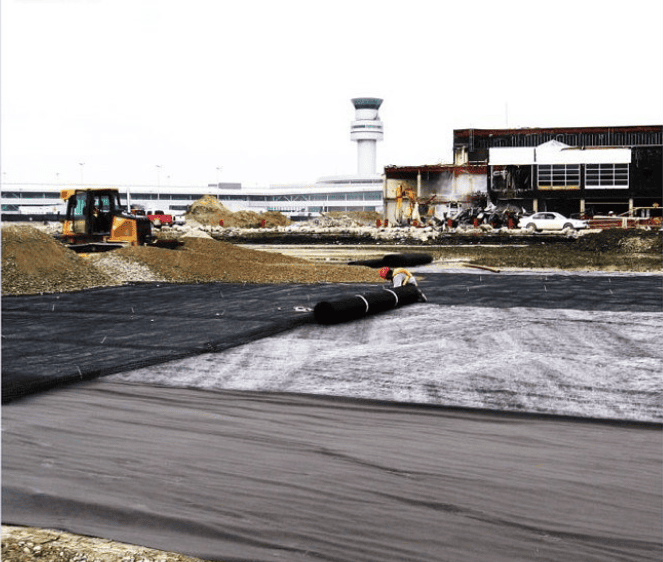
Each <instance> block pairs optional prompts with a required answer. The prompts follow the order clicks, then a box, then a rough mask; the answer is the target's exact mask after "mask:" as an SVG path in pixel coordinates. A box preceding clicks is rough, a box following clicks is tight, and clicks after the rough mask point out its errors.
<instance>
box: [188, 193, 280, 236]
mask: <svg viewBox="0 0 663 562" xmlns="http://www.w3.org/2000/svg"><path fill="white" fill-rule="evenodd" d="M185 218H186V220H187V221H195V222H197V223H198V224H201V225H203V226H219V225H220V224H221V222H222V221H223V226H225V227H239V228H258V227H261V226H265V227H269V228H272V227H275V226H287V225H288V224H290V219H289V218H288V217H286V216H285V215H282V214H281V213H278V212H276V211H268V212H266V213H255V212H253V211H237V212H235V213H233V212H232V211H231V210H230V209H228V208H227V207H226V206H225V205H223V204H222V203H219V201H217V200H216V199H215V198H214V197H213V196H212V195H205V196H204V197H203V198H202V199H198V201H194V202H193V203H192V204H191V206H190V207H189V209H188V211H187V213H186V214H185Z"/></svg>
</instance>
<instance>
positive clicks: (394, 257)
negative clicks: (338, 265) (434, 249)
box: [348, 254, 433, 269]
mask: <svg viewBox="0 0 663 562" xmlns="http://www.w3.org/2000/svg"><path fill="white" fill-rule="evenodd" d="M432 261H433V256H431V255H429V254H387V255H385V256H383V257H381V258H379V259H373V260H356V261H351V262H348V265H363V266H364V267H373V268H375V269H379V268H381V267H385V266H387V267H414V266H415V265H426V264H429V263H431V262H432Z"/></svg>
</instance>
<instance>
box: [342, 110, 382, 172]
mask: <svg viewBox="0 0 663 562" xmlns="http://www.w3.org/2000/svg"><path fill="white" fill-rule="evenodd" d="M352 103H353V105H354V106H355V120H354V121H352V123H351V125H350V140H353V141H356V142H357V173H358V174H359V175H360V176H370V175H374V174H375V148H376V142H377V141H379V140H382V139H383V137H384V127H383V125H382V121H380V117H379V115H378V109H380V105H382V100H381V99H379V98H353V99H352Z"/></svg>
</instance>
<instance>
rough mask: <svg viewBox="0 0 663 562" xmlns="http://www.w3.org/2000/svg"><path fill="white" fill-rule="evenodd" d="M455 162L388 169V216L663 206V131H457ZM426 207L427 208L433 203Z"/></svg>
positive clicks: (601, 212)
mask: <svg viewBox="0 0 663 562" xmlns="http://www.w3.org/2000/svg"><path fill="white" fill-rule="evenodd" d="M453 140H454V142H453V153H454V163H453V164H438V165H429V166H390V167H387V168H385V177H384V188H383V191H384V199H385V217H386V218H388V219H390V220H392V221H395V222H402V221H403V220H406V221H412V220H420V218H423V216H422V215H423V214H424V213H429V214H432V213H431V210H432V208H431V205H435V208H434V209H435V210H434V211H433V212H436V211H437V212H438V216H439V214H440V212H444V211H447V212H448V211H450V210H451V211H453V207H454V205H463V206H472V205H474V204H475V202H479V201H481V198H482V196H483V198H484V199H485V201H486V203H487V204H489V205H490V204H492V205H496V206H512V207H514V208H519V209H523V210H524V211H526V212H536V211H556V212H559V213H562V214H564V215H566V216H571V215H579V214H580V215H607V214H612V213H614V214H616V215H619V214H622V213H626V212H629V211H632V210H634V209H638V208H645V209H647V208H652V207H659V208H660V207H661V206H662V203H663V201H662V190H663V177H662V176H663V127H662V126H660V125H655V126H623V127H575V128H527V129H459V130H455V131H454V139H453ZM427 203H428V204H427Z"/></svg>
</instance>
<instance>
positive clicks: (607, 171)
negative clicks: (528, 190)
mask: <svg viewBox="0 0 663 562" xmlns="http://www.w3.org/2000/svg"><path fill="white" fill-rule="evenodd" d="M537 170H538V178H537V179H538V181H537V183H538V186H539V188H542V187H552V188H556V187H567V188H571V187H580V165H579V164H555V165H539V166H538V167H537ZM628 177H629V176H628V164H586V165H585V187H586V188H617V189H627V188H628Z"/></svg>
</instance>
